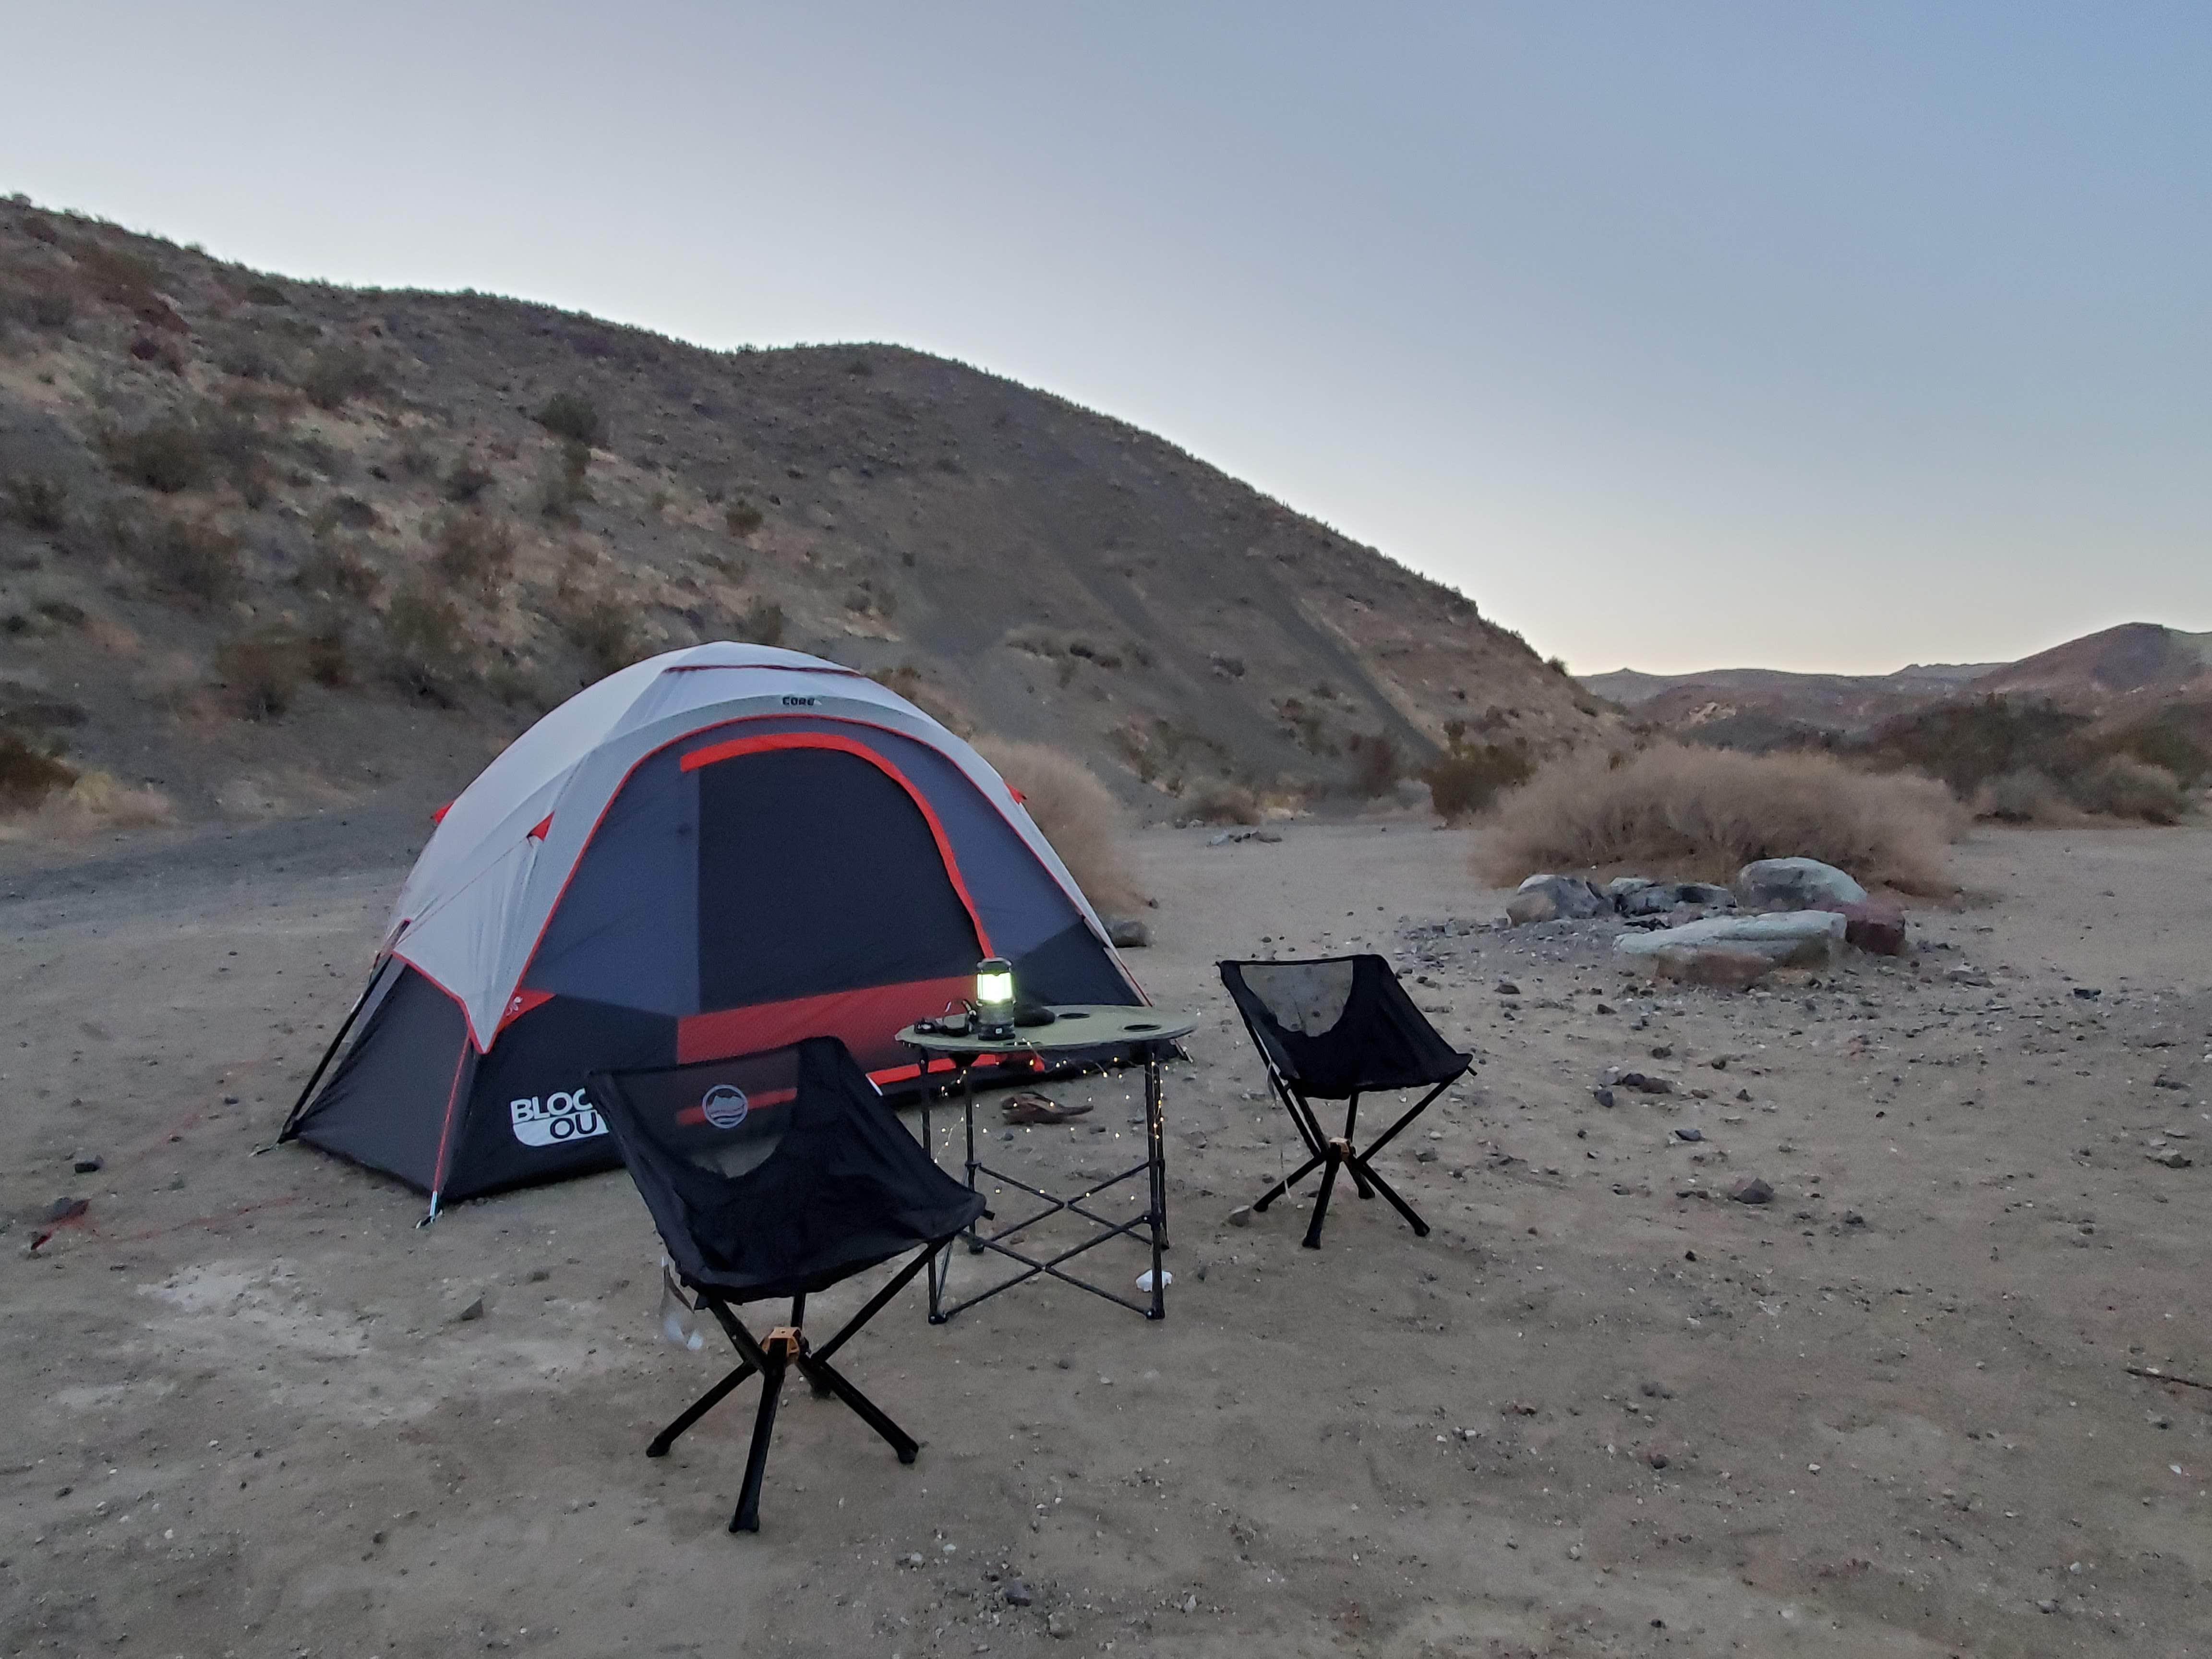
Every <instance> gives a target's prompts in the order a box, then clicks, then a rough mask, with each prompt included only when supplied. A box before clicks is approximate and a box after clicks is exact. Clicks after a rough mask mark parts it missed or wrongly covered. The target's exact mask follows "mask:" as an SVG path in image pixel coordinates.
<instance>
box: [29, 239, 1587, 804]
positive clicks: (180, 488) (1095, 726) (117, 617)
mask: <svg viewBox="0 0 2212 1659" xmlns="http://www.w3.org/2000/svg"><path fill="white" fill-rule="evenodd" d="M0 489H4V494H0V629H4V632H0V749H5V750H6V752H7V753H8V754H9V755H11V756H13V757H14V759H13V760H12V761H10V762H9V763H8V764H9V765H11V766H13V768H14V769H15V774H16V775H19V776H20V775H21V774H22V773H23V772H24V771H25V770H26V769H28V770H30V771H32V772H35V771H36V769H37V768H38V767H39V766H40V764H41V762H40V758H39V754H38V751H40V750H45V749H48V748H52V747H54V746H56V745H59V746H62V747H64V748H65V750H66V751H67V753H66V757H65V759H66V761H67V763H68V764H70V765H71V766H74V767H77V768H84V767H98V768H101V769H106V771H108V772H112V774H114V775H116V776H117V777H118V779H120V780H121V781H123V782H124V783H125V784H128V785H137V784H140V783H149V784H151V785H153V786H154V787H157V788H158V789H160V790H161V791H163V792H166V793H167V795H168V796H169V797H170V798H171V799H173V801H174V802H175V803H176V807H177V810H178V811H179V812H181V813H183V814H185V816H187V817H190V816H196V815H204V814H206V813H209V812H212V811H226V812H229V813H233V814H237V813H257V812H258V813H271V812H283V811H300V810H309V809H313V808H314V807H316V806H318V805H333V804H336V803H339V802H343V801H344V800H347V799H355V798H357V797H358V796H359V795H360V794H362V793H363V792H366V791H371V790H378V789H389V788H392V787H397V786H400V785H403V784H404V785H405V786H407V787H411V788H416V789H418V790H419V791H422V792H425V793H435V791H436V790H438V789H441V788H450V787H452V785H453V782H454V781H456V780H457V779H459V778H463V777H465V776H466V775H468V773H469V772H470V771H471V770H472V769H473V768H474V767H475V766H476V765H477V764H479V763H481V761H482V760H483V757H484V756H485V755H486V754H488V753H489V752H490V751H491V750H494V749H495V748H496V747H497V746H498V745H499V744H501V743H503V742H505V741H506V740H507V738H511V737H512V736H513V734H514V733H515V732H518V731H520V729H521V728H522V726H525V725H526V724H527V723H528V721H529V720H532V719H533V718H535V716H536V715H537V714H538V713H540V712H542V711H543V710H544V708H549V707H550V706H551V705H552V704H554V703H555V702H558V701H560V700H561V699H562V697H564V696H567V695H568V694H569V693H570V692H572V691H574V690H575V689H576V688H577V687H578V686H579V685H580V684H585V683H587V682H588V681H589V680H591V679H592V678H596V677H597V676H599V675H600V674H602V673H605V672H606V671H610V670H611V669H612V668H615V667H617V666H620V665H622V664H623V663H624V662H627V661H630V660H634V659H636V658H638V657H640V656H642V655H646V654H649V653H653V652H655V651H659V650H664V649H667V648H671V647H676V646H679V645H685V644H690V643H692V642H695V641H699V640H702V639H709V638H738V639H751V640H756V641H763V642H778V643H781V644H784V645H787V646H793V647H798V648H800V649H805V650H811V651H816V652H818V653H823V654H824V655H828V656H830V657H833V658H836V659H838V660H841V661H843V662H847V663H849V664H851V665H854V666H856V667H859V668H861V669H863V670H865V671H869V672H871V673H874V674H877V675H878V676H880V677H883V678H886V679H888V680H889V681H890V683H891V684H895V685H896V686H897V687H898V688H899V689H901V690H904V691H906V692H907V693H908V695H910V696H915V698H916V699H917V700H918V701H921V702H922V703H923V704H924V705H925V706H927V707H929V708H933V710H935V711H937V712H939V714H941V715H942V716H943V717H944V718H945V719H947V720H949V721H950V722H951V723H952V724H954V725H955V726H957V727H959V728H961V729H963V730H967V731H970V732H975V731H986V732H998V733H1001V734H1003V735H1006V736H1008V737H1012V738H1033V739H1047V740H1049V741H1051V742H1053V743H1055V744H1060V745H1062V746H1064V747H1066V748H1068V749H1070V750H1074V751H1075V752H1077V753H1078V754H1079V755H1080V756H1081V757H1083V758H1085V760H1086V761H1088V762H1089V763H1091V765H1092V766H1093V767H1095V768H1096V769H1098V770H1099V771H1100V773H1101V774H1102V775H1104V776H1106V777H1107V778H1108V780H1109V781H1110V782H1111V783H1113V784H1114V786H1115V787H1116V788H1117V789H1118V790H1119V791H1120V792H1121V793H1123V794H1124V796H1125V797H1126V798H1127V799H1131V800H1132V801H1134V802H1137V803H1139V804H1140V805H1145V806H1146V807H1147V809H1148V810H1150V811H1152V812H1153V813H1154V814H1155V815H1158V816H1176V815H1180V814H1182V813H1183V812H1185V811H1188V810H1190V809H1191V808H1192V807H1193V806H1194V805H1198V804H1201V803H1202V802H1203V801H1204V799H1206V797H1207V796H1208V795H1209V794H1210V793H1218V792H1230V793H1235V792H1237V791H1239V790H1246V789H1249V790H1251V791H1254V792H1257V793H1261V794H1267V793H1279V794H1282V795H1285V796H1286V797H1294V798H1304V799H1314V798H1317V797H1325V796H1328V795H1329V794H1332V793H1334V794H1337V795H1340V796H1341V795H1344V794H1346V793H1352V794H1355V795H1356V794H1358V793H1373V792H1375V791H1376V790H1379V789H1382V788H1384V787H1387V786H1388V784H1389V779H1390V777H1391V776H1392V775H1393V774H1394V773H1395V772H1397V771H1400V770H1401V769H1407V768H1410V767H1412V766H1413V765H1417V764H1419V763H1420V762H1421V761H1423V760H1424V759H1425V758H1426V757H1430V756H1432V755H1434V754H1436V753H1437V751H1438V750H1439V749H1440V748H1442V747H1443V746H1444V745H1446V744H1448V743H1450V742H1455V741H1461V740H1465V741H1469V742H1472V741H1475V740H1477V739H1478V738H1479V739H1480V740H1482V741H1486V742H1506V743H1513V744H1520V745H1522V746H1525V747H1526V748H1527V749H1528V750H1530V751H1532V752H1533V753H1536V754H1542V753H1548V752H1553V751H1555V750H1559V749H1562V748H1565V747H1569V746H1571V745H1573V744H1576V743H1577V742H1578V741H1580V740H1583V739H1584V738H1589V737H1591V736H1594V735H1598V734H1601V733H1603V732H1607V731H1608V730H1612V729H1615V728H1617V727H1618V726H1619V724H1620V722H1619V720H1618V717H1617V716H1616V715H1614V714H1612V713H1611V712H1610V711H1608V710H1606V709H1604V708H1601V705H1600V704H1599V703H1598V702H1596V701H1595V700H1594V699H1593V698H1591V697H1590V696H1589V694H1588V693H1587V692H1585V691H1584V690H1583V689H1582V688H1581V687H1580V686H1578V685H1577V684H1575V682H1573V681H1572V680H1571V679H1570V678H1567V676H1566V675H1565V672H1564V671H1562V670H1561V669H1559V667H1558V666H1556V665H1547V664H1546V663H1545V662H1544V661H1543V660H1542V659H1541V658H1540V657H1538V656H1537V654H1536V653H1534V652H1533V651H1532V650H1530V649H1529V647H1528V646H1527V645H1526V644H1525V643H1524V642H1523V641H1522V640H1521V639H1520V638H1519V636H1518V635H1514V634H1511V633H1510V632H1508V631H1506V630H1504V629H1500V628H1498V627H1497V626H1496V625H1494V624H1492V623H1489V622H1487V621H1486V620H1485V619H1484V618H1483V617H1481V616H1480V614H1479V613H1478V611H1477V610H1476V607H1475V605H1474V602H1473V601H1471V600H1470V599H1467V598H1466V597H1465V596H1463V595H1462V594H1460V593H1458V592H1454V591H1452V590H1450V589H1449V588H1446V587H1443V586H1440V585H1438V584H1437V583H1435V582H1433V581H1430V580H1426V579H1425V578H1423V577H1420V576H1418V575H1416V574H1413V573H1412V572H1411V571H1409V570H1407V569H1405V568H1402V567H1401V566H1399V565H1397V564H1395V563H1393V562H1391V561H1390V560H1389V559H1387V558H1385V557H1383V556H1382V555H1381V554H1379V553H1377V552H1376V551H1375V550H1372V549H1370V548H1366V547H1363V546H1360V545H1358V544H1354V543H1352V542H1351V541H1350V540H1348V539H1346V538H1344V537H1342V536H1340V535H1338V534H1336V533H1335V532H1333V531H1331V530H1329V529H1328V527H1326V526H1322V525H1320V524H1317V523H1316V522H1314V521H1313V520H1309V519H1306V518H1303V517H1301V516H1300V515H1298V514H1297V513H1293V512H1291V510H1290V509H1288V508H1287V507H1284V506H1283V505H1282V504H1280V503H1279V502H1278V501H1273V500H1272V499H1269V498H1267V497H1266V496H1264V495H1260V494H1259V493H1257V492H1255V490H1253V489H1249V488H1248V487H1247V486H1245V485H1243V484H1241V483H1237V481H1236V480H1234V479H1232V478H1230V477H1226V476H1225V475H1224V474H1222V473H1221V472H1219V471H1217V470H1215V469H1213V468H1212V467H1209V466H1207V465H1205V464H1204V463H1202V462H1200V461H1199V460H1197V459H1194V458H1193V457H1191V456H1189V455H1188V454H1186V453H1182V451H1180V450H1178V449H1176V447H1173V446H1172V445H1170V444H1168V443H1166V442H1164V441H1161V440H1159V439H1158V438H1155V437H1152V436H1151V435H1147V434H1146V433H1144V432H1141V431H1139V430H1137V429H1136V428H1132V427H1130V426H1128V425H1127V424H1125V423H1122V422H1118V421H1115V420H1112V419H1109V418H1108V417H1106V416H1100V415H1097V414H1094V413H1092V412H1091V411H1089V410H1084V409H1081V408H1079V407H1077V406H1075V405H1074V404H1070V403H1067V402H1066V401H1064V400H1063V399H1060V398H1055V397H1053V396H1051V395H1050V394H1048V393H1046V392H1038V391H1036V390H1033V389H1031V388H1029V387H1026V386H1019V385H1016V384H1014V383H1012V382H1011V381H1009V380H1003V379H1000V378H999V377H996V376H994V375H991V374H984V373H981V372H980V371H978V370H975V369H973V368H968V367H965V366H963V365H962V364H959V363H956V362H946V361H944V360H941V359H938V358H933V357H930V356H925V355H923V354H921V353H918V352H915V351H911V350H907V349H901V348H899V347H896V346H887V345H849V346H823V347H810V348H802V349H782V350H759V351H755V350H739V351H735V352H715V351H710V350H706V349H700V348H697V347H694V346H690V345H685V344H682V343H678V342H675V341H672V340H669V339H665V338H662V337H658V336H655V335H652V334H649V333H647V332H644V331H640V330H636V329H632V328H626V327H621V326H617V325H611V324H608V323H604V322H599V321H596V320H594V319H591V318H588V317H584V316H579V315H574V314H568V313H561V312H557V311H555V310H552V309H550V308H548V307H543V306H536V305H529V304H525V303H521V302H519V301H510V300H504V299H497V298H493V297H489V296H486V295H475V294H459V295H453V294H428V293H415V292H372V291H362V290H353V289H343V288H337V287H332V286H327V285H323V284H319V283H305V282H295V281H290V280H287V279H283V278H280V277H273V276H267V275H264V274H262V273H258V272H254V271H250V270H244V269H241V268H240V267H238V266H235V265H230V264H223V263H222V262H221V261H218V260H216V259H214V258H209V257H207V256H206V255H204V254H203V253H200V252H197V251H194V250H189V249H184V248H179V247H177V246H173V245H171V244H168V243H166V242H163V241H161V240H155V239H152V238H148V237H143V236H138V235H135V234H128V233H125V232H123V231H121V230H118V229H117V228H114V227H112V226H108V225H105V224H100V223H96V222H91V221H88V220H85V219H82V218H77V217H73V216H67V215H63V214H58V213H52V212H42V211H40V210H35V209H33V208H32V207H31V206H29V205H28V204H25V203H23V202H21V200H16V201H14V202H9V203H0ZM9 744H12V745H13V746H12V747H9ZM4 770H5V768H4V767H0V771H4ZM4 787H6V778H5V777H4V776H0V788H4ZM19 793H20V792H19Z"/></svg>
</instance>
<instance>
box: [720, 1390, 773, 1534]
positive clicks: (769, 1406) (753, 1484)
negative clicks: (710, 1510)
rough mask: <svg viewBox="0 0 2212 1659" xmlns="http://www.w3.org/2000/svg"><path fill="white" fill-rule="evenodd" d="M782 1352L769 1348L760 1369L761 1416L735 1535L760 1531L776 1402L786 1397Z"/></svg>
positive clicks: (732, 1525)
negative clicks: (762, 1490) (784, 1394)
mask: <svg viewBox="0 0 2212 1659" xmlns="http://www.w3.org/2000/svg"><path fill="white" fill-rule="evenodd" d="M784 1364H785V1361H784V1357H783V1351H782V1350H781V1348H774V1349H770V1350H769V1353H768V1364H766V1365H765V1366H763V1367H762V1369H761V1401H760V1411H759V1413H758V1414H757V1416H755V1417H754V1419H753V1443H752V1448H751V1449H750V1451H748V1452H747V1453H746V1454H745V1483H744V1486H741V1487H739V1488H738V1512H737V1513H736V1514H735V1515H733V1516H731V1517H730V1530H731V1531H732V1532H758V1531H759V1530H760V1493H761V1479H762V1477H763V1476H764V1475H765V1474H767V1473H768V1446H769V1440H770V1439H771V1438H772V1437H774V1435H775V1407H776V1402H777V1401H780V1400H781V1398H782V1397H783V1372H784Z"/></svg>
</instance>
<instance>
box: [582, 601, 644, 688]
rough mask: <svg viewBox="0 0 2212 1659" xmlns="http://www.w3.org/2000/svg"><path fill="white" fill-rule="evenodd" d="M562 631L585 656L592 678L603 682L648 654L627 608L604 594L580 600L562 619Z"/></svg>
mask: <svg viewBox="0 0 2212 1659" xmlns="http://www.w3.org/2000/svg"><path fill="white" fill-rule="evenodd" d="M561 631H562V633H564V634H566V635H568V642H569V643H570V644H571V645H574V647H576V648H577V649H578V650H579V651H580V652H582V653H584V659H585V661H586V662H587V663H589V664H590V665H591V668H592V678H595V679H605V678H606V677H607V676H608V675H610V674H611V673H614V672H615V671H617V670H618V669H623V668H627V667H629V665H631V664H632V663H634V662H637V661H639V660H641V659H643V658H644V657H645V656H646V654H647V653H646V648H645V641H644V638H643V636H642V635H641V634H640V633H639V631H638V626H637V623H636V620H635V618H634V617H632V616H631V615H630V613H629V609H628V607H626V606H624V605H622V604H620V603H618V602H617V600H615V599H611V598H610V597H608V596H606V595H605V594H600V595H598V596H596V597H591V598H585V599H579V600H578V601H577V602H576V603H575V604H574V605H573V606H572V607H571V608H570V609H569V610H568V613H567V614H566V615H564V616H563V617H562V618H561Z"/></svg>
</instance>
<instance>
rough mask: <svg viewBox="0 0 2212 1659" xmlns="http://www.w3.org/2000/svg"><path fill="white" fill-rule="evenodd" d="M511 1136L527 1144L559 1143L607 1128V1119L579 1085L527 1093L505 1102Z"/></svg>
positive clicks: (562, 1144)
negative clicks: (544, 1093)
mask: <svg viewBox="0 0 2212 1659" xmlns="http://www.w3.org/2000/svg"><path fill="white" fill-rule="evenodd" d="M507 1117H508V1118H509V1120H510V1121H512V1122H513V1125H514V1138H515V1139H517V1140H519V1141H520V1142H521V1143H522V1144H523V1145H524V1146H566V1145H567V1144H568V1142H569V1141H572V1140H588V1139H591V1138H592V1136H593V1135H603V1134H605V1133H606V1132H607V1121H606V1119H605V1118H604V1117H602V1116H600V1115H599V1108H598V1107H596V1106H594V1105H592V1102H591V1097H590V1096H588V1095H586V1093H585V1092H584V1091H582V1090H581V1089H574V1090H556V1091H554V1092H553V1093H551V1094H550V1095H545V1096H544V1097H540V1096H538V1095H528V1096H526V1097H523V1098H522V1099H520V1100H510V1101H508V1102H507Z"/></svg>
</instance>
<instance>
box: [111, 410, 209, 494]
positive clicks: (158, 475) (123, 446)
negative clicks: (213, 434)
mask: <svg viewBox="0 0 2212 1659" xmlns="http://www.w3.org/2000/svg"><path fill="white" fill-rule="evenodd" d="M100 447H101V448H102V449H104V450H105V451H106V454H107V465H108V466H109V467H110V469H112V471H113V472H114V473H115V475H116V477H118V478H122V479H125V480H126V481H127V482H129V483H135V484H138V485H141V486H143V488H145V489H152V490H157V491H159V492H160V493H161V494H162V495H176V494H178V493H179V492H180V491H182V490H186V489H197V487H198V486H199V485H201V484H203V483H206V482H207V478H208V475H209V473H210V471H212V470H213V466H214V462H215V455H214V453H213V452H212V451H211V450H210V448H209V447H208V441H207V437H206V435H205V434H204V433H203V432H202V431H201V430H200V428H198V427H197V426H196V425H195V424H194V423H193V422H191V421H189V420H185V419H183V418H181V417H177V418H173V419H166V420H159V421H155V422H151V423H149V425H146V426H143V427H141V428H138V429H137V431H136V432H119V431H118V432H110V433H108V434H106V435H104V436H103V437H102V439H101V441H100Z"/></svg>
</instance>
